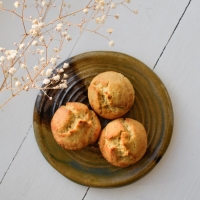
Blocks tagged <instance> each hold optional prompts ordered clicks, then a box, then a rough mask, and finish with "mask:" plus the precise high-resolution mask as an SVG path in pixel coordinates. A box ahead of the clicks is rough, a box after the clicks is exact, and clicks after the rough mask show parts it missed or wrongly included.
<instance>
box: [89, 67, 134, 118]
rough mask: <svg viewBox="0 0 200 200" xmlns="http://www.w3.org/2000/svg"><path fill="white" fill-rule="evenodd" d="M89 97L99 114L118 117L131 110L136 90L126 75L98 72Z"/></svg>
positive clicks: (90, 88) (106, 116)
mask: <svg viewBox="0 0 200 200" xmlns="http://www.w3.org/2000/svg"><path fill="white" fill-rule="evenodd" d="M88 99H89V102H90V105H91V107H92V108H93V110H94V111H95V112H96V113H97V114H98V115H100V116H101V117H103V118H106V119H116V118H119V117H121V116H123V115H124V114H126V113H127V112H128V111H129V110H130V108H131V107H132V105H133V102H134V99H135V91H134V88H133V86H132V84H131V82H130V81H129V80H128V79H127V78H126V77H125V76H124V75H122V74H120V73H117V72H114V71H107V72H103V73H100V74H98V75H97V76H95V77H94V79H93V80H92V81H91V83H90V85H89V87H88Z"/></svg>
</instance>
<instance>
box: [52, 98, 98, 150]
mask: <svg viewBox="0 0 200 200" xmlns="http://www.w3.org/2000/svg"><path fill="white" fill-rule="evenodd" d="M51 130H52V133H53V136H54V138H55V140H56V142H57V143H58V144H59V145H60V146H62V147H63V148H64V149H68V150H78V149H81V148H83V147H86V146H87V145H89V144H92V143H95V142H96V141H97V139H98V137H99V134H100V132H101V125H100V122H99V119H98V117H97V116H96V114H95V113H94V111H92V110H89V108H88V107H87V106H86V105H84V104H82V103H78V102H68V103H66V105H65V106H64V105H63V106H61V107H60V108H58V110H57V111H56V112H55V114H54V116H53V118H52V120H51Z"/></svg>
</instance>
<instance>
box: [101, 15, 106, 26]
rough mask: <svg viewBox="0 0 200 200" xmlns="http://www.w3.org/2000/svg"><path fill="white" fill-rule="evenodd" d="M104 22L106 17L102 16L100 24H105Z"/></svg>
mask: <svg viewBox="0 0 200 200" xmlns="http://www.w3.org/2000/svg"><path fill="white" fill-rule="evenodd" d="M105 21H106V15H102V17H101V23H102V24H103V23H105Z"/></svg>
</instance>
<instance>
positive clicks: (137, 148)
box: [99, 118, 147, 167]
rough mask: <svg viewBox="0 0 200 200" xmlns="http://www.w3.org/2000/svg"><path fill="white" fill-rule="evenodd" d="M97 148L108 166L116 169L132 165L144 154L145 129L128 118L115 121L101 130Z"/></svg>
mask: <svg viewBox="0 0 200 200" xmlns="http://www.w3.org/2000/svg"><path fill="white" fill-rule="evenodd" d="M99 148H100V150H101V153H102V155H103V157H104V158H105V159H106V160H107V161H108V162H109V163H110V164H112V165H115V166H118V167H127V166H129V165H132V164H134V163H136V162H137V161H139V160H140V159H141V158H142V157H143V156H144V154H145V152H146V149H147V135H146V131H145V128H144V126H143V125H142V124H141V123H140V122H138V121H136V120H133V119H130V118H126V119H123V118H119V119H115V120H113V121H111V122H110V123H108V124H107V126H106V127H105V128H104V129H103V130H102V132H101V135H100V138H99Z"/></svg>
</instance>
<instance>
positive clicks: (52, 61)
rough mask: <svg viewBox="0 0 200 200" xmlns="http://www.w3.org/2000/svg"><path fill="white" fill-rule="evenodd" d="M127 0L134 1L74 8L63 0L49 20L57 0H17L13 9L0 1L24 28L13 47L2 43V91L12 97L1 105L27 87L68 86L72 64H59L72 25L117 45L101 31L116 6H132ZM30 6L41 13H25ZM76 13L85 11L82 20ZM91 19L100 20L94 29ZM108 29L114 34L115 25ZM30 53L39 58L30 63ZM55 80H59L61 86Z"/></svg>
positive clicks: (97, 1) (95, 0)
mask: <svg viewBox="0 0 200 200" xmlns="http://www.w3.org/2000/svg"><path fill="white" fill-rule="evenodd" d="M127 3H130V0H123V1H121V2H113V1H110V0H108V1H105V0H89V1H88V2H87V3H86V5H85V6H84V7H83V8H81V9H79V10H76V11H73V12H70V8H71V5H69V4H68V5H67V3H65V2H64V0H62V2H61V5H60V6H59V12H58V16H57V17H56V18H55V19H52V20H50V21H46V20H45V17H46V14H47V12H54V10H53V9H56V8H57V7H58V6H56V5H55V4H54V1H53V0H49V1H45V0H34V4H31V5H29V6H28V5H27V4H28V1H26V0H21V1H15V2H14V4H13V8H11V9H8V8H5V7H4V4H3V2H2V1H0V11H6V12H9V13H11V14H13V15H15V16H16V17H17V18H19V19H20V21H21V24H22V27H23V32H24V34H23V36H22V38H21V41H19V42H16V43H14V48H13V49H11V50H10V49H6V48H4V47H0V68H1V73H2V77H3V80H1V82H0V95H2V94H3V92H5V91H10V92H11V95H10V97H8V99H7V100H6V101H5V102H3V103H1V104H0V108H2V107H3V106H4V105H5V104H6V103H7V102H8V101H9V100H11V99H12V98H13V97H15V96H16V95H17V94H19V93H20V92H21V91H23V90H24V91H29V90H30V89H39V90H42V91H43V92H44V93H45V90H46V89H63V88H67V78H68V75H67V74H65V69H66V68H68V67H69V63H64V64H63V68H61V69H59V70H56V69H55V66H56V65H57V63H58V60H59V59H60V55H59V53H60V52H61V50H62V48H63V46H64V45H65V44H67V43H69V42H70V41H71V40H72V39H73V38H72V36H71V35H70V34H69V32H70V29H71V27H77V28H78V30H79V31H80V32H82V31H89V32H93V33H95V34H98V35H99V36H101V37H104V38H105V39H106V40H107V41H108V45H109V46H114V44H115V43H114V41H113V40H112V39H110V38H109V36H106V35H104V34H102V33H100V32H99V29H100V28H102V27H103V25H104V24H105V22H106V20H107V19H108V18H109V17H112V16H113V15H110V14H109V13H110V11H111V10H112V9H115V8H116V7H117V6H119V5H123V6H125V7H127V8H128V6H127V5H126V4H127ZM27 7H31V9H35V10H36V13H37V15H36V16H34V17H33V16H25V10H26V9H27ZM75 14H80V15H81V20H80V23H75V22H73V20H72V19H71V18H72V17H73V16H74V15H75ZM113 17H114V18H116V19H118V18H119V15H118V14H115V15H114V16H113ZM69 19H71V21H70V20H69ZM91 21H94V22H95V23H96V27H95V29H93V30H90V29H87V28H86V24H87V23H88V22H91ZM30 27H31V28H30ZM107 32H108V33H109V35H111V34H112V32H113V29H112V28H109V29H108V30H107ZM30 55H32V57H34V58H36V60H37V63H35V64H33V65H30V64H29V59H30V57H31V56H30ZM55 83H58V84H57V86H55ZM41 84H43V88H41ZM49 99H50V100H51V99H52V97H49Z"/></svg>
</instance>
